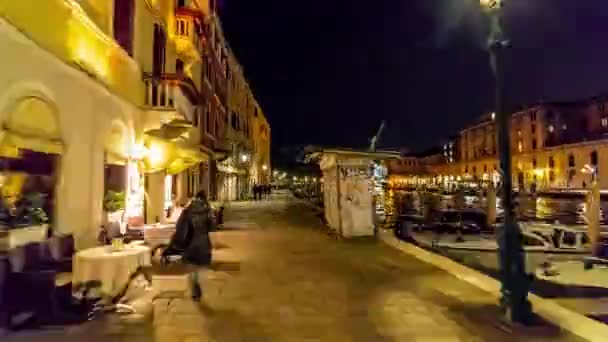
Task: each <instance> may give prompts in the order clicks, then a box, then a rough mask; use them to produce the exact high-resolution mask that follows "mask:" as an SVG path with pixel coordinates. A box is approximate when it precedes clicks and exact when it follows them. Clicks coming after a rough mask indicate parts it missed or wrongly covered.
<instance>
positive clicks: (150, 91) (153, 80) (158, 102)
mask: <svg viewBox="0 0 608 342" xmlns="http://www.w3.org/2000/svg"><path fill="white" fill-rule="evenodd" d="M144 84H145V89H146V97H145V105H146V106H148V107H153V108H158V109H167V110H174V109H175V103H176V101H175V99H176V98H177V97H178V96H185V97H186V98H188V100H189V101H190V104H191V105H193V106H194V105H196V104H197V103H198V91H197V90H196V86H195V85H194V82H193V81H192V79H190V78H187V77H184V76H183V75H180V74H162V75H160V76H152V75H151V74H145V75H144Z"/></svg>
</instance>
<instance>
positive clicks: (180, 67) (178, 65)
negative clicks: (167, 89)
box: [175, 59, 184, 74]
mask: <svg viewBox="0 0 608 342" xmlns="http://www.w3.org/2000/svg"><path fill="white" fill-rule="evenodd" d="M175 72H176V73H177V74H182V73H183V72H184V62H183V61H182V60H181V59H176V60H175Z"/></svg>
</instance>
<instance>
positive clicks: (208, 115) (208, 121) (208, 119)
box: [205, 104, 212, 134]
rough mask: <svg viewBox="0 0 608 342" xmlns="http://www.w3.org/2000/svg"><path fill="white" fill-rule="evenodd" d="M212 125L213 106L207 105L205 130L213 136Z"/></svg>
mask: <svg viewBox="0 0 608 342" xmlns="http://www.w3.org/2000/svg"><path fill="white" fill-rule="evenodd" d="M211 125H212V122H211V105H209V104H207V106H206V108H205V129H206V130H207V133H209V134H211Z"/></svg>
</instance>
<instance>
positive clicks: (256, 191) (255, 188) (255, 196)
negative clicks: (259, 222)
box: [253, 184, 260, 201]
mask: <svg viewBox="0 0 608 342" xmlns="http://www.w3.org/2000/svg"><path fill="white" fill-rule="evenodd" d="M259 195H260V186H259V185H257V184H254V185H253V199H254V200H256V201H257V200H258V198H259Z"/></svg>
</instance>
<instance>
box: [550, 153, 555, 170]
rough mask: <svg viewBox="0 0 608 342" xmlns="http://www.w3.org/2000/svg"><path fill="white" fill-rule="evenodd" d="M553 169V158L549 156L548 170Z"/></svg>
mask: <svg viewBox="0 0 608 342" xmlns="http://www.w3.org/2000/svg"><path fill="white" fill-rule="evenodd" d="M554 167H555V160H554V159H553V156H549V168H550V169H552V168H554Z"/></svg>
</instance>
